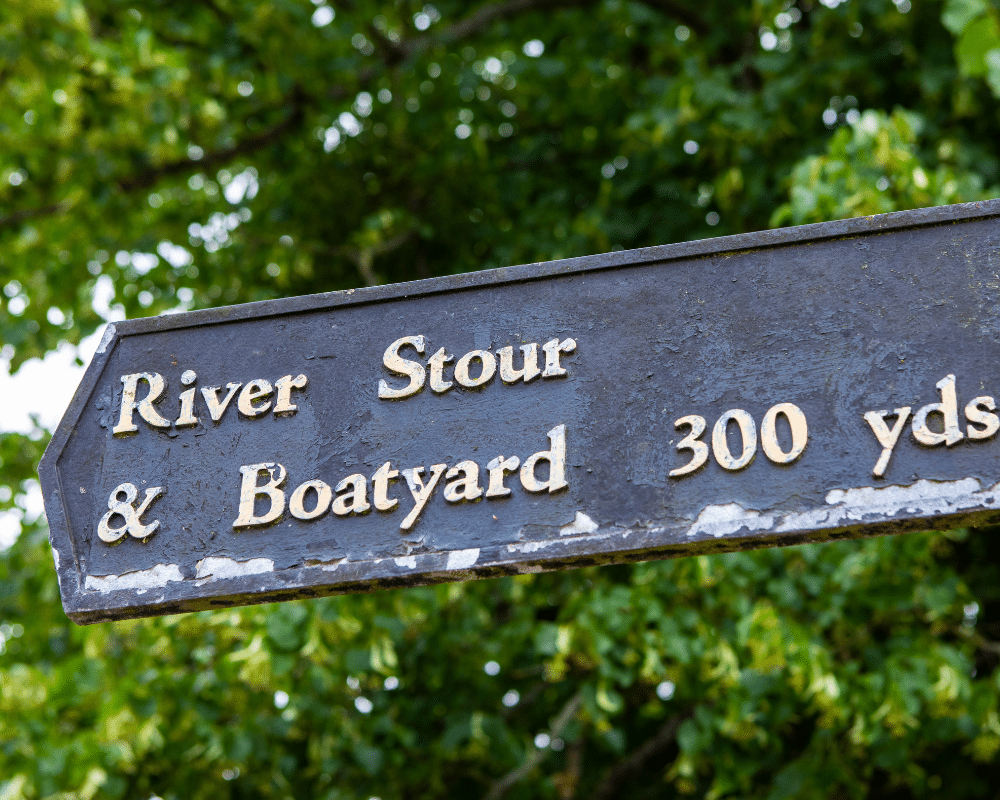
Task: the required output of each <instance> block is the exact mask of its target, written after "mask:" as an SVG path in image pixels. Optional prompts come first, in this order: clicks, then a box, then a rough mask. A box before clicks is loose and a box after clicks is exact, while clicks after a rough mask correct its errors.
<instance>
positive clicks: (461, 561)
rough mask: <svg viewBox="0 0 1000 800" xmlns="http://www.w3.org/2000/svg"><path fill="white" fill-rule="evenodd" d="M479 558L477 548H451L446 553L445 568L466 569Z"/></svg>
mask: <svg viewBox="0 0 1000 800" xmlns="http://www.w3.org/2000/svg"><path fill="white" fill-rule="evenodd" d="M478 560H479V548H478V547H473V548H471V549H469V550H452V551H451V552H450V553H448V566H447V567H446V569H468V568H469V567H471V566H472V565H473V564H475V563H476V562H477V561H478Z"/></svg>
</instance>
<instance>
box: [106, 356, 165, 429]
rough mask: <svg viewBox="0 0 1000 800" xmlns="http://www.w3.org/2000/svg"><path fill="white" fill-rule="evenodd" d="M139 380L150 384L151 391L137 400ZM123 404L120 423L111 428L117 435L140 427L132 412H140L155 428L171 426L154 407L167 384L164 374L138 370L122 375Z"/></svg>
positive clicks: (119, 417) (119, 418)
mask: <svg viewBox="0 0 1000 800" xmlns="http://www.w3.org/2000/svg"><path fill="white" fill-rule="evenodd" d="M139 381H145V382H146V383H147V384H149V392H147V393H146V396H145V397H144V398H142V400H136V399H135V395H136V392H137V391H138V389H139ZM122 383H123V384H124V388H123V389H122V404H121V411H120V412H119V416H118V424H117V425H115V427H114V428H112V429H111V433H113V434H114V435H115V436H124V435H126V434H129V433H135V432H136V431H138V430H139V427H138V426H137V425H136V424H135V423H134V422H133V421H132V413H133V412H134V411H138V412H139V416H140V417H142V418H143V419H144V420H146V422H147V423H149V424H150V425H152V426H153V427H154V428H169V427H170V425H171V422H170V420H169V419H164V418H163V417H162V416H160V413H159V412H158V411H157V410H156V409H155V408H153V403H154V402H155V401H156V400H157V399H158V398H159V396H160V395H161V394H163V389H164V388H165V384H164V382H163V376H162V375H160V374H159V373H157V372H136V373H133V374H132V375H122Z"/></svg>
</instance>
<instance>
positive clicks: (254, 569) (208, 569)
mask: <svg viewBox="0 0 1000 800" xmlns="http://www.w3.org/2000/svg"><path fill="white" fill-rule="evenodd" d="M262 572H274V562H273V561H272V560H271V559H269V558H251V559H250V560H249V561H235V560H234V559H232V558H225V557H224V558H217V557H215V556H209V557H208V558H203V559H202V560H201V561H199V562H198V572H197V574H196V575H195V578H198V579H204V578H211V579H212V580H216V581H217V580H223V579H225V578H239V577H241V576H243V575H260V574H261V573H262Z"/></svg>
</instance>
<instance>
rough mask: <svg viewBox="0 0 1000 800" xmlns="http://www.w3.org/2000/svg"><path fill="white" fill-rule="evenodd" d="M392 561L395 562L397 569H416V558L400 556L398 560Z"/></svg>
mask: <svg viewBox="0 0 1000 800" xmlns="http://www.w3.org/2000/svg"><path fill="white" fill-rule="evenodd" d="M393 561H395V562H396V566H397V567H406V568H407V569H416V568H417V557H416V556H400V557H399V558H394V559H393Z"/></svg>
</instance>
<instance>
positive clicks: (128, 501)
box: [97, 483, 166, 544]
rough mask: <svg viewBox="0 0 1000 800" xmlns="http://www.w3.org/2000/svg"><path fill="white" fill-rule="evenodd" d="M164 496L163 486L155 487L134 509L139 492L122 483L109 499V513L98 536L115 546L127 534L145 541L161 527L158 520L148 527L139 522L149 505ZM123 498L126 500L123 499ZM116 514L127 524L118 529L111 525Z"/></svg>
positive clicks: (98, 527) (98, 529) (148, 491)
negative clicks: (133, 505)
mask: <svg viewBox="0 0 1000 800" xmlns="http://www.w3.org/2000/svg"><path fill="white" fill-rule="evenodd" d="M162 494H166V489H164V488H163V487H162V486H154V487H153V488H151V489H147V490H146V496H145V497H144V498H143V500H142V502H141V503H140V504H139V506H138V508H133V507H132V504H133V503H134V502H135V499H136V498H137V497H138V496H139V490H138V489H136V488H135V485H134V484H131V483H121V484H119V485H118V486H116V487H115V490H114V491H113V492H111V496H110V497H109V498H108V513H107V514H105V515H104V516H103V517H101V522H100V524H99V525H98V526H97V535H98V536H99V537H101V541H102V542H107V543H108V544H114V543H115V542H117V541H118V540H119V539H121V538H122V537H123V536H124V535H125V533H126V532H127V533H129V534H130V535H131V536H133V537H134V538H136V539H145V538H146V537H148V536H151V535H152V534H153V533H155V532H156V529H157V528H159V527H160V521H159V520H158V519H157V520H154V521H153V522H151V523H149V524H148V525H143V524H142V523H141V522H140V521H139V518H140V517H141V516H142V515H143V514H144V513H145V511H146V509H147V508H149V504H150V503H152V502H153V501H154V500H155V499H156V498H157V497H159V496H160V495H162ZM123 496H124V499H122V497H123ZM116 514H117V515H118V516H120V517H121V518H122V519H124V520H125V524H124V525H122V526H121V527H118V528H112V527H111V526H110V524H109V523H110V522H111V518H112V517H113V516H115V515H116Z"/></svg>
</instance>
